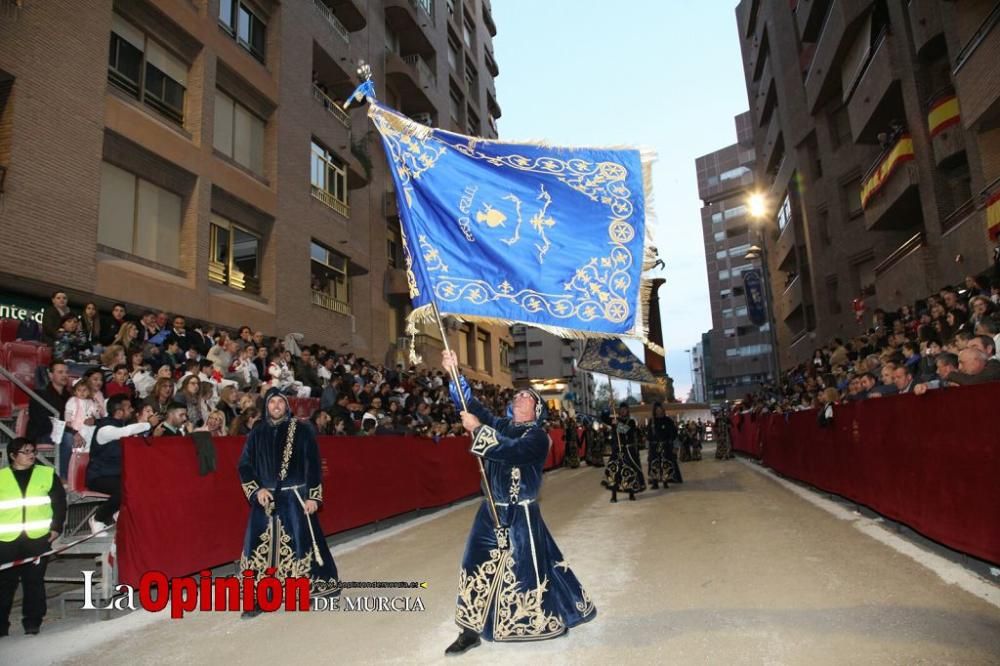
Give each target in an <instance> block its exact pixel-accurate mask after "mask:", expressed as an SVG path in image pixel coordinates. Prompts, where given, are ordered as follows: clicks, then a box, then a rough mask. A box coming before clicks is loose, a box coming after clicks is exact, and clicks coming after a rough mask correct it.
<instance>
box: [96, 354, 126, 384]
mask: <svg viewBox="0 0 1000 666" xmlns="http://www.w3.org/2000/svg"><path fill="white" fill-rule="evenodd" d="M124 363H125V348H124V347H122V346H121V345H110V346H108V347H107V348H106V349H105V350H104V351H103V352H102V353H101V376H102V377H103V378H104V383H105V384H107V383H108V382H110V381H111V376H112V375H113V374H114V372H115V370H114V368H115V366H118V365H123V364H124Z"/></svg>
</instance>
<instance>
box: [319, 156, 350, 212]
mask: <svg viewBox="0 0 1000 666" xmlns="http://www.w3.org/2000/svg"><path fill="white" fill-rule="evenodd" d="M311 155H312V156H311V163H310V167H311V168H310V181H311V183H312V192H313V196H314V197H316V198H317V199H319V200H320V201H322V202H323V203H325V204H326V205H327V206H329V207H330V208H332V209H334V210H335V211H337V212H338V213H340V214H341V215H343V216H344V217H350V216H351V209H350V207H349V206H348V204H347V167H346V166H345V165H344V163H343V162H342V161H341V160H340V158H338V157H337V156H336V155H335V154H333V153H331V152H330V151H329V150H327V149H326V148H324V147H323V146H321V145H319V144H318V143H316V142H315V141H313V143H312V153H311Z"/></svg>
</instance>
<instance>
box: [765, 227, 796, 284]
mask: <svg viewBox="0 0 1000 666" xmlns="http://www.w3.org/2000/svg"><path fill="white" fill-rule="evenodd" d="M795 236H796V234H795V224H794V223H790V224H786V225H785V228H784V229H782V230H781V233H780V234H779V235H778V240H777V241H775V243H774V247H773V248H772V249H771V252H770V253H771V256H773V257H774V265H775V267H776V268H777V269H778V270H779V271H783V272H786V273H787V272H788V271H789V270H793V269H794V263H795Z"/></svg>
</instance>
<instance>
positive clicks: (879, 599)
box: [3, 458, 1000, 664]
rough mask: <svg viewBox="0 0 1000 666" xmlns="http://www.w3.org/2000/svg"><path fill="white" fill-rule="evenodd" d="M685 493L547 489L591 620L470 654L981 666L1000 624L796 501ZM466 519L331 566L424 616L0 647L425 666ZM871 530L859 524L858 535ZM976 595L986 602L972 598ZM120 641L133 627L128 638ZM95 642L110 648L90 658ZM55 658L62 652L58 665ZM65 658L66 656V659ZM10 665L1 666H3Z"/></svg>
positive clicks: (291, 619)
mask: <svg viewBox="0 0 1000 666" xmlns="http://www.w3.org/2000/svg"><path fill="white" fill-rule="evenodd" d="M684 473H685V477H686V478H687V480H688V481H687V483H685V484H684V485H682V486H676V487H672V488H671V489H670V490H669V491H666V492H664V491H662V490H660V491H648V492H646V493H643V494H642V495H641V496H640V498H639V500H638V501H636V502H628V501H622V502H619V503H618V504H617V505H612V504H609V503H608V494H607V492H606V491H604V490H603V489H602V488H601V487H600V486H599V484H598V482H599V479H600V474H599V472H598V471H596V470H593V469H589V468H586V467H584V468H581V469H578V470H564V471H559V472H557V473H554V474H550V475H548V477H547V479H546V484H545V486H544V488H543V498H542V512H543V515H544V517H545V519H546V522H547V523H548V525H549V526H550V528H551V529H552V531H553V533H554V535H555V537H556V540H557V542H558V543H559V545H560V547H561V548H562V550H563V552H564V554H565V555H566V557H567V560H568V561H569V563H570V565H571V566H572V567H573V568H574V569H575V570H576V572H577V574H578V576H579V578H580V580H581V581H582V582H583V584H584V585H585V587H586V588H587V589H588V591H589V592H590V595H591V597H592V598H593V599H594V601H595V603H596V604H597V608H598V617H597V618H596V620H595V621H593V622H591V623H589V624H586V625H583V626H582V627H578V628H576V629H574V630H572V631H571V632H570V634H569V636H568V637H565V638H559V639H557V640H554V641H545V642H540V643H528V644H484V645H483V646H482V647H480V648H477V649H475V650H473V651H472V652H470V653H468V654H467V655H465V656H464V657H462V658H461V661H462V662H464V663H470V664H489V663H501V662H508V663H509V661H510V660H511V659H515V660H517V661H518V662H527V661H533V662H538V663H565V664H591V663H593V664H598V663H600V664H608V663H652V662H654V661H655V662H665V661H668V660H669V662H670V663H682V664H688V663H690V664H723V663H726V664H760V663H769V664H825V663H830V664H834V663H855V664H856V663H866V664H872V663H880V664H881V663H885V664H915V663H928V664H931V663H933V664H948V663H953V664H989V663H993V664H995V663H997V662H998V661H1000V610H998V608H997V607H996V606H995V605H991V604H990V603H987V601H984V600H983V599H981V598H979V597H977V596H975V595H973V594H970V593H968V592H966V591H964V590H963V589H960V588H959V587H958V586H956V585H952V584H948V583H945V582H944V581H943V580H942V578H941V577H940V576H938V575H937V574H936V573H934V572H933V571H931V570H930V569H928V568H926V567H925V566H922V565H921V564H918V563H917V562H915V561H914V560H913V559H911V558H910V557H907V556H905V555H903V554H900V553H899V552H897V551H896V550H893V549H892V548H890V547H888V546H887V545H884V544H883V543H880V542H879V541H878V540H876V539H874V538H872V537H871V536H868V535H867V534H865V533H864V531H863V530H861V529H857V525H858V522H855V521H853V520H844V519H842V517H840V518H838V517H837V516H835V515H831V514H830V513H828V512H827V511H824V510H823V509H821V508H818V507H817V506H816V505H814V503H811V502H809V501H806V500H805V499H803V497H801V496H800V494H797V493H794V492H792V491H791V490H789V489H788V488H787V487H785V486H784V485H782V484H779V483H778V482H777V481H775V480H773V479H772V478H770V477H768V476H766V475H764V474H763V473H761V472H760V471H758V470H757V469H755V468H754V467H753V466H752V465H751V464H748V463H745V462H741V461H727V462H718V461H716V460H714V459H707V458H706V460H704V461H701V462H698V463H688V464H685V466H684ZM473 510H474V507H473V505H472V504H465V505H461V506H459V507H457V508H455V509H452V510H450V511H446V512H443V513H442V514H437V515H434V516H431V517H430V518H427V519H421V520H420V521H418V524H415V525H412V526H410V525H404V526H402V527H401V528H394V529H393V530H391V531H390V532H389V533H388V534H387V535H376V536H375V537H374V538H365V539H362V543H360V544H358V543H348V544H343V545H341V546H339V547H338V548H336V549H335V551H334V552H335V555H336V556H337V563H338V566H339V567H340V571H341V575H342V577H343V578H344V579H351V580H363V579H376V580H420V581H428V582H429V587H428V589H426V590H422V591H421V592H422V594H421V600H422V602H423V604H424V605H425V607H426V610H424V611H423V612H401V613H351V612H344V611H340V612H325V613H320V612H314V613H308V614H293V613H276V614H273V615H264V616H261V617H259V618H257V619H255V620H253V621H249V622H247V621H240V620H239V619H238V618H237V616H236V615H235V614H209V613H202V614H198V613H196V614H192V615H190V616H188V617H187V618H186V619H184V620H181V621H170V620H163V619H159V618H158V617H155V616H153V617H150V616H149V615H148V614H146V613H136V614H133V615H131V616H130V617H128V618H125V619H123V620H115V621H112V622H105V623H91V624H88V625H86V626H84V627H80V628H76V629H71V630H67V631H59V626H58V625H59V623H58V622H52V623H48V624H47V625H46V630H45V631H43V634H42V636H41V637H40V638H38V639H34V640H30V641H29V639H27V638H25V637H23V636H15V637H11V638H9V639H5V640H4V643H7V644H6V645H3V650H4V652H8V651H9V652H8V653H9V655H10V656H11V657H14V656H16V657H17V661H16V663H22V664H28V663H34V660H33V658H32V656H34V657H35V658H37V654H38V653H37V652H35V651H34V649H32V651H31V653H30V655H29V652H27V651H26V650H25V648H34V646H36V644H37V643H38V642H42V641H45V642H46V645H47V646H49V647H51V650H52V652H51V653H50V655H49V657H48V661H52V659H53V658H56V659H57V660H59V661H61V662H63V663H71V664H92V663H97V662H98V661H100V662H101V663H104V664H137V663H138V664H147V663H148V664H164V663H177V664H199V663H220V662H222V661H224V660H225V661H230V662H234V661H235V660H239V662H241V663H252V664H265V663H271V664H273V663H281V662H283V661H285V662H287V661H288V660H290V659H294V660H296V661H303V660H312V659H315V660H322V661H323V662H331V661H332V663H399V664H404V663H405V664H410V663H433V662H436V661H443V660H444V658H443V650H444V648H445V646H446V645H447V644H448V643H449V642H450V641H451V640H452V639H453V638H454V636H455V635H456V634H457V630H456V628H455V626H454V624H453V623H452V620H451V617H452V611H453V603H454V596H455V590H456V582H457V571H458V562H459V558H460V556H461V554H462V548H463V544H464V539H465V534H466V530H467V528H468V526H469V523H470V521H471V517H472V513H473ZM866 522H870V521H866ZM981 585H982V587H983V589H985V590H986V592H985V595H986V596H988V595H990V594H992V595H993V597H992V598H993V599H994V600H995V599H996V589H995V588H993V587H991V586H990V585H989V584H987V583H982V584H981ZM130 627H134V628H131V629H130ZM102 635H105V636H110V639H109V640H106V641H105V642H103V643H101V642H100V637H101V636H102ZM70 648H71V649H72V651H67V650H68V649H70ZM67 655H73V656H72V657H70V658H68V659H67ZM5 660H6V656H5ZM8 663H15V662H8Z"/></svg>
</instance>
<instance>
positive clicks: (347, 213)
mask: <svg viewBox="0 0 1000 666" xmlns="http://www.w3.org/2000/svg"><path fill="white" fill-rule="evenodd" d="M310 187H311V189H312V195H313V196H314V197H316V198H317V199H319V200H320V201H322V202H323V203H325V204H326V205H327V206H329V207H330V208H332V209H334V210H335V211H337V212H338V213H340V214H341V215H343V216H344V217H346V218H347V219H350V218H351V207H350V206H348V205H347V204H346V203H344V202H343V201H341V200H340V199H338V198H337V197H335V196H333V195H332V194H331V193H329V192H327V191H326V190H324V189H323V188H321V187H316V186H315V185H311V186H310Z"/></svg>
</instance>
